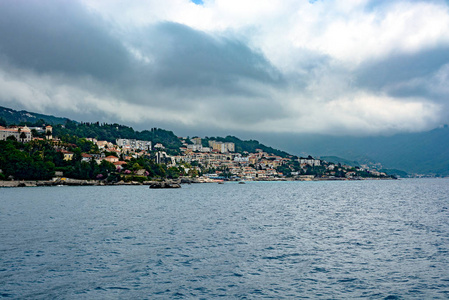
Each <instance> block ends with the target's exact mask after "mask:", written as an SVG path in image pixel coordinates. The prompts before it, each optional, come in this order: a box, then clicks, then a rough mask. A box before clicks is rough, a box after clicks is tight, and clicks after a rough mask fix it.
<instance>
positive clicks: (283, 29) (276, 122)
mask: <svg viewBox="0 0 449 300" xmlns="http://www.w3.org/2000/svg"><path fill="white" fill-rule="evenodd" d="M196 2H198V1H196ZM0 105H2V106H7V107H12V108H16V109H27V110H32V111H35V112H41V113H51V114H56V115H59V116H66V117H69V118H76V119H78V120H82V121H96V120H102V121H108V122H119V123H124V124H140V126H141V127H145V126H147V127H148V128H149V127H155V126H158V127H162V125H163V126H168V127H169V129H173V130H175V131H176V130H181V131H182V132H183V133H186V132H191V135H193V134H195V131H198V130H201V131H202V132H204V131H205V129H207V130H209V131H210V133H211V134H213V133H214V132H229V133H232V132H236V131H240V132H241V131H248V132H293V133H303V132H304V133H328V134H357V135H365V134H388V133H395V132H402V131H419V130H426V129H430V128H433V127H436V126H438V125H440V124H443V123H448V122H447V120H448V117H449V4H448V2H446V1H395V0H391V1H378V0H376V1H368V0H346V1H327V0H321V1H319V0H317V1H299V0H283V1H281V0H259V1H252V0H238V1H237V0H215V1H214V0H204V1H203V3H202V4H200V5H198V4H195V3H193V2H191V1H189V0H165V1H159V0H146V1H141V0H127V1H122V0H109V1H103V0H84V1H81V0H80V1H76V0H70V1H69V0H65V1H62V0H58V1H56V0H54V1H50V0H39V1H37V0H36V1H34V0H5V1H1V2H0Z"/></svg>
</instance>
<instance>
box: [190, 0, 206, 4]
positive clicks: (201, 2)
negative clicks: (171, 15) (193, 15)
mask: <svg viewBox="0 0 449 300" xmlns="http://www.w3.org/2000/svg"><path fill="white" fill-rule="evenodd" d="M190 1H192V2H193V3H195V4H197V5H203V4H204V3H203V0H190Z"/></svg>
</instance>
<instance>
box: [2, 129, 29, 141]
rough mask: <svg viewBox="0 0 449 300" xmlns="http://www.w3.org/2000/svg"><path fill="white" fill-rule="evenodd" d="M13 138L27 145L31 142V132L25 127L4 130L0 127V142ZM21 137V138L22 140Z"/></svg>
mask: <svg viewBox="0 0 449 300" xmlns="http://www.w3.org/2000/svg"><path fill="white" fill-rule="evenodd" d="M10 136H13V137H14V138H15V139H16V140H17V141H20V142H24V143H27V142H29V141H31V138H32V136H31V130H30V129H29V128H28V127H27V126H24V127H15V128H5V127H3V126H0V140H2V141H4V140H6V139H7V138H8V137H10ZM22 137H23V138H22Z"/></svg>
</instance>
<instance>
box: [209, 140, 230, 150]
mask: <svg viewBox="0 0 449 300" xmlns="http://www.w3.org/2000/svg"><path fill="white" fill-rule="evenodd" d="M209 147H211V148H212V151H213V150H216V151H218V152H220V153H227V152H235V144H234V143H222V142H217V141H209Z"/></svg>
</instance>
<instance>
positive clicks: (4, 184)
mask: <svg viewBox="0 0 449 300" xmlns="http://www.w3.org/2000/svg"><path fill="white" fill-rule="evenodd" d="M360 180H394V179H392V178H360V179H349V178H313V179H312V178H307V179H304V178H276V179H258V180H244V181H243V182H258V181H267V182H268V181H360ZM229 182H241V181H240V180H237V181H229ZM161 183H167V184H192V183H193V184H195V183H217V181H212V180H202V179H199V178H180V179H177V180H170V179H166V180H152V181H144V182H138V181H128V182H125V181H118V182H106V181H101V180H82V179H72V178H64V179H60V178H58V179H55V180H12V181H5V180H0V188H18V187H41V186H114V185H148V186H151V185H153V184H161Z"/></svg>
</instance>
